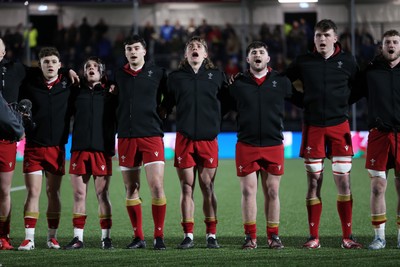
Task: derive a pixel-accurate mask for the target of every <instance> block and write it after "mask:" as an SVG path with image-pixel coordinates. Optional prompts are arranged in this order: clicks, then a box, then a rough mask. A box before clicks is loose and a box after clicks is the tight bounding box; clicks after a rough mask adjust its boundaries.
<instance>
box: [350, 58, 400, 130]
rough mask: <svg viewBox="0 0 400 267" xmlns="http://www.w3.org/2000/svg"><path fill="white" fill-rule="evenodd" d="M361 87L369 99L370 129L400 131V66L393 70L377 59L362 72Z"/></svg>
mask: <svg viewBox="0 0 400 267" xmlns="http://www.w3.org/2000/svg"><path fill="white" fill-rule="evenodd" d="M357 80H358V79H357ZM359 85H360V90H362V92H364V95H365V96H367V98H368V127H369V128H370V129H371V128H378V129H380V130H384V131H394V130H396V131H400V64H397V66H395V67H394V68H391V67H390V66H389V64H388V63H387V62H386V61H385V60H384V59H383V58H382V57H381V56H379V57H377V58H376V59H374V60H373V62H372V63H371V64H370V65H368V66H367V68H366V69H365V70H364V71H362V72H361V75H360V79H359Z"/></svg>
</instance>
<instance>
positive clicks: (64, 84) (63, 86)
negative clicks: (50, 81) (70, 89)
mask: <svg viewBox="0 0 400 267" xmlns="http://www.w3.org/2000/svg"><path fill="white" fill-rule="evenodd" d="M61 84H62V88H63V89H65V88H67V82H66V81H62V83H61Z"/></svg>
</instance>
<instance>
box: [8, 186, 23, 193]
mask: <svg viewBox="0 0 400 267" xmlns="http://www.w3.org/2000/svg"><path fill="white" fill-rule="evenodd" d="M25 188H26V187H25V185H23V186H17V187H13V188H11V192H15V191H20V190H24V189H25Z"/></svg>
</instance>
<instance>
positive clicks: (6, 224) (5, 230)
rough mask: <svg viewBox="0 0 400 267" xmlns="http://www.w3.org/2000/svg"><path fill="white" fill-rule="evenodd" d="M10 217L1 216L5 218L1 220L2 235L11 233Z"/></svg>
mask: <svg viewBox="0 0 400 267" xmlns="http://www.w3.org/2000/svg"><path fill="white" fill-rule="evenodd" d="M10 217H11V216H7V217H0V218H4V219H5V220H0V237H8V235H9V234H10Z"/></svg>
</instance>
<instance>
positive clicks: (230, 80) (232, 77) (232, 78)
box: [228, 72, 243, 84]
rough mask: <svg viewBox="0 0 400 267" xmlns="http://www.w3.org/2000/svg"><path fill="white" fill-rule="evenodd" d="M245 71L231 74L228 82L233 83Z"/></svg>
mask: <svg viewBox="0 0 400 267" xmlns="http://www.w3.org/2000/svg"><path fill="white" fill-rule="evenodd" d="M242 74H243V73H241V72H238V73H236V74H235V75H231V76H230V77H229V79H228V84H232V83H233V82H234V81H235V80H236V79H237V78H238V77H239V76H240V75H242Z"/></svg>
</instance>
